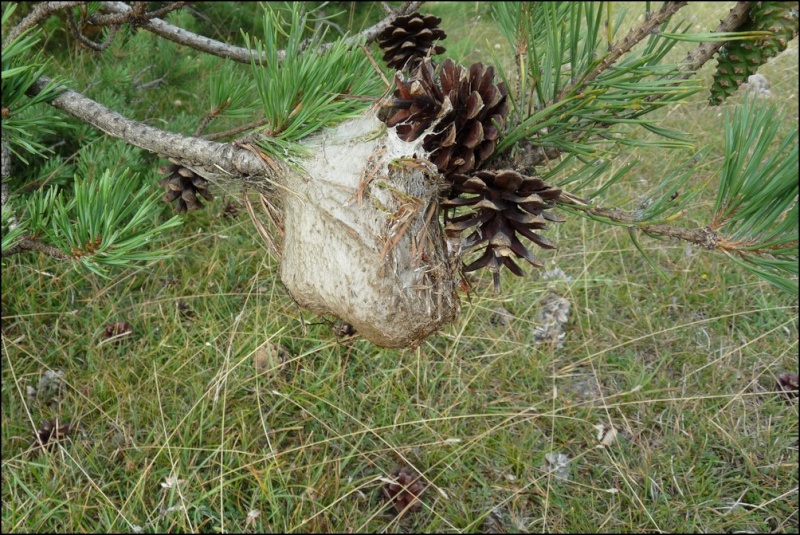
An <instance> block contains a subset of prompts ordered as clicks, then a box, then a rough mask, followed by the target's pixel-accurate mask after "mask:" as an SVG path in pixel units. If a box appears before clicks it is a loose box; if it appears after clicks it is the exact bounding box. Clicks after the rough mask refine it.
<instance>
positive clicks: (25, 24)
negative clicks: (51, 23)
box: [3, 2, 86, 48]
mask: <svg viewBox="0 0 800 535" xmlns="http://www.w3.org/2000/svg"><path fill="white" fill-rule="evenodd" d="M85 3H86V2H40V3H38V4H36V6H35V7H34V8H33V11H31V12H30V13H29V14H28V16H27V17H25V18H24V19H22V21H21V22H20V23H19V24H17V25H16V26H14V27H13V28H12V29H11V31H9V32H8V34H7V35H6V38H5V39H4V40H3V48H5V47H6V45H7V44H8V43H10V42H11V41H13V40H14V39H16V38H17V37H19V35H20V34H21V33H22V32H24V31H25V30H28V29H30V28H33V27H34V26H36V25H37V24H39V23H40V22H42V21H43V20H45V19H46V18H47V17H49V16H50V15H52V14H53V13H55V12H57V11H61V10H62V9H71V8H73V7H75V6H79V5H81V4H85Z"/></svg>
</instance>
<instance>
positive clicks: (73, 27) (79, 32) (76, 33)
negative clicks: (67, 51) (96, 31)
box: [67, 15, 119, 52]
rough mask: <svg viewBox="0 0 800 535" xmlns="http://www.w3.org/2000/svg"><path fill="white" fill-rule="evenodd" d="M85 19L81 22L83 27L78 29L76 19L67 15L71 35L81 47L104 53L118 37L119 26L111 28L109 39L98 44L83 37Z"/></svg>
mask: <svg viewBox="0 0 800 535" xmlns="http://www.w3.org/2000/svg"><path fill="white" fill-rule="evenodd" d="M85 22H86V21H85V19H82V20H81V25H80V27H78V24H77V23H76V22H75V19H74V18H73V17H72V15H67V26H69V30H70V33H71V34H72V36H73V37H74V38H75V39H76V40H77V41H78V43H80V44H81V45H83V46H85V47H86V48H88V49H90V50H94V51H95V52H102V51H103V50H105V49H106V48H108V46H109V45H110V44H111V42H112V41H113V40H114V37H115V36H116V35H117V31H118V30H119V26H118V25H114V26H111V30H110V31H109V34H108V38H107V39H106V40H105V41H104V42H102V43H96V42H94V41H92V40H91V39H89V38H88V37H86V36H85V35H83V28H84V25H85Z"/></svg>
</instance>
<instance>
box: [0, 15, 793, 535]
mask: <svg viewBox="0 0 800 535" xmlns="http://www.w3.org/2000/svg"><path fill="white" fill-rule="evenodd" d="M695 5H696V4H695ZM690 7H691V8H692V9H700V8H699V7H698V8H694V7H693V6H690ZM723 7H724V6H723ZM714 9H719V8H714ZM431 10H432V11H433V12H435V13H436V14H439V15H440V16H445V15H450V18H449V19H447V18H446V19H445V20H446V21H447V20H454V21H455V22H450V23H449V24H452V25H453V26H454V29H452V30H451V29H450V28H449V27H446V30H447V31H448V35H450V38H449V39H448V43H447V44H448V48H449V49H451V50H452V49H453V48H455V49H457V50H461V51H462V52H463V53H464V54H465V55H466V54H471V53H473V51H474V48H476V47H477V48H480V47H481V46H483V45H482V42H483V40H482V36H483V35H484V34H482V33H481V31H485V32H487V33H489V34H490V35H494V34H491V32H492V31H493V30H491V28H490V27H489V26H488V24H487V23H485V20H487V17H486V16H485V15H484V16H482V18H481V20H480V21H479V24H475V25H474V26H472V27H471V29H470V31H469V32H465V33H468V34H469V35H463V36H462V35H461V34H459V33H458V30H457V29H455V28H458V27H459V26H458V20H459V19H458V17H463V18H464V19H465V21H466V20H474V18H473V15H474V14H473V13H472V10H475V11H476V13H477V14H480V13H484V14H485V10H484V6H483V4H468V5H467V8H465V9H463V10H460V9H458V8H457V7H452V8H450V7H448V6H446V5H437V4H433V5H432V6H431ZM688 10H689V8H687V11H688ZM694 16H697V17H698V20H714V21H715V20H718V18H713V17H712V18H710V19H709V18H706V17H707V15H703V14H702V13H701V14H696V15H694ZM483 28H486V29H485V30H483ZM459 37H463V38H462V39H460V40H459V41H458V42H454V43H451V41H453V40H456V39H458V38H459ZM492 38H493V37H492ZM470 39H471V41H470ZM498 39H499V38H498ZM791 46H792V49H791V51H790V52H788V53H787V55H785V56H784V57H781V58H778V60H777V62H776V63H775V64H774V65H768V66H767V67H765V68H764V71H763V72H764V74H765V75H766V76H767V78H768V79H769V80H770V81H771V82H772V84H773V86H772V87H773V97H772V98H773V100H774V101H777V102H778V103H780V104H781V105H784V106H786V109H787V115H789V116H790V117H795V118H796V117H797V105H796V103H795V100H796V94H797V86H798V85H797V84H798V83H797V65H796V53H797V44H796V41H795V42H794V43H793V44H792V45H791ZM791 54H794V56H792V55H791ZM792 58H794V59H792ZM476 59H477V58H476ZM793 62H794V63H793ZM709 72H710V71H709ZM704 74H705V71H704ZM709 79H710V74H709ZM198 93H199V91H198ZM704 98H705V95H699V96H697V101H696V102H694V101H693V102H690V103H688V104H686V105H684V106H679V107H675V108H673V109H670V110H667V111H666V112H665V118H664V121H665V122H668V123H669V125H668V126H678V127H682V128H685V129H688V130H690V131H692V132H693V134H694V135H695V137H696V138H697V139H698V140H700V141H701V142H703V143H708V144H710V145H712V146H717V147H721V143H720V142H721V139H722V138H721V125H722V117H721V109H717V108H708V107H706V106H705V105H704V104H703V102H702V101H703V99H704ZM736 98H741V97H740V96H737V97H736ZM182 99H183V100H184V101H185V102H186V104H185V105H186V106H191V103H190V102H189V101H190V99H189V98H188V97H186V96H185V95H182ZM734 100H736V99H734ZM157 111H158V110H157V109H156V110H155V111H152V112H151V113H153V114H154V115H157ZM201 113H202V112H201ZM717 154H719V153H717ZM629 157H638V158H640V160H641V163H640V166H639V167H638V168H637V173H639V174H638V175H636V176H634V177H629V179H628V180H627V182H626V184H624V185H622V186H620V189H619V190H617V191H616V193H614V195H619V196H620V197H626V196H629V197H634V198H635V195H636V194H637V192H638V191H639V190H640V189H641V188H642V187H643V186H642V184H640V183H639V181H641V180H644V181H646V182H647V181H651V180H652V184H650V185H654V184H655V183H657V177H658V176H659V173H660V172H662V171H663V169H664V166H665V162H669V161H671V160H668V158H675V159H677V160H678V161H681V160H682V158H681V157H680V156H678V157H676V156H674V155H672V154H670V153H659V152H654V151H640V152H639V153H635V154H631V155H630V156H629ZM622 163H624V162H621V163H620V164H622ZM718 163H719V162H718V161H715V160H714V158H713V157H711V158H710V161H709V163H708V165H705V166H701V167H700V169H698V177H697V180H700V181H702V180H713V179H714V176H715V169H716V168H717V165H718ZM648 183H649V182H648ZM609 195H611V193H610V194H609ZM607 200H608V201H609V202H611V201H612V200H613V198H612V197H609V198H608V199H607ZM226 202H227V199H225V198H222V197H220V198H218V199H217V200H216V201H214V202H213V203H210V206H209V207H208V208H207V209H206V210H203V211H200V212H194V213H191V214H189V215H188V216H187V223H186V224H185V225H184V227H183V228H182V229H179V230H177V231H176V232H175V233H174V238H173V244H172V249H173V252H174V255H173V257H172V259H171V261H169V262H162V263H159V264H156V265H153V266H150V267H148V268H146V269H145V270H142V271H122V272H117V273H115V274H114V276H113V277H112V278H111V279H110V280H107V281H103V280H100V279H97V278H85V277H82V276H80V275H79V274H78V273H76V272H74V271H72V270H69V269H67V268H65V267H64V266H63V265H60V264H58V263H56V262H55V261H53V260H50V259H47V258H44V257H41V256H34V255H31V256H26V257H14V258H12V259H11V260H9V261H8V264H7V265H6V266H5V269H4V276H3V281H2V307H3V312H2V316H3V318H2V329H3V336H2V344H3V387H2V417H3V426H2V451H3V454H2V463H3V465H2V499H3V511H2V530H3V531H4V532H6V531H8V532H12V531H14V532H16V531H26V532H27V531H64V532H66V531H132V530H139V529H141V530H143V531H147V532H161V531H173V532H177V531H193V532H195V531H230V532H266V531H284V532H310V531H317V532H319V531H362V532H363V531H369V532H373V531H387V532H408V531H426V532H441V531H447V532H518V531H537V532H540V531H551V532H555V531H573V532H582V531H586V532H589V531H591V532H594V531H607V532H613V531H626V532H638V531H648V532H652V531H669V532H691V531H708V532H722V531H728V532H734V531H775V532H796V531H797V530H798V527H799V523H798V512H797V488H798V470H797V467H798V457H797V447H798V443H797V440H798V438H797V437H798V423H797V422H798V418H797V417H798V409H797V403H796V402H794V403H791V402H787V401H786V400H785V399H784V397H783V396H782V395H781V394H779V393H778V392H777V386H776V377H777V375H778V374H780V373H782V372H785V371H797V351H798V347H797V340H798V332H797V329H798V324H797V318H798V309H797V304H798V303H797V298H796V296H788V295H785V294H780V293H778V292H777V291H776V290H775V289H773V288H772V287H771V286H769V285H768V284H766V283H764V282H762V281H760V280H759V279H757V278H756V277H755V276H753V275H751V274H749V273H747V272H744V271H743V270H741V269H739V268H738V267H736V266H734V265H733V264H731V263H729V262H725V261H720V260H721V258H722V257H721V256H718V255H713V254H710V253H707V252H703V251H699V250H694V249H687V248H686V247H685V246H684V245H683V244H680V243H676V242H656V241H654V240H643V243H644V244H645V246H646V247H647V249H648V251H650V252H651V254H652V256H653V258H654V259H655V260H656V261H657V262H658V263H659V264H660V265H661V266H662V268H664V269H665V271H666V272H667V273H668V276H669V280H668V281H667V282H665V281H663V280H662V279H660V278H659V277H658V275H657V274H656V273H655V272H654V271H653V270H652V268H650V267H649V265H648V264H647V262H646V261H645V260H644V259H643V258H642V257H641V255H640V254H639V253H638V252H637V251H636V249H635V248H634V246H633V244H632V243H631V241H630V239H629V238H628V236H627V234H626V232H625V230H624V229H619V228H616V227H608V226H604V225H602V224H599V223H596V222H593V221H587V220H580V219H571V220H569V221H567V222H565V223H563V224H560V225H556V226H553V227H552V228H551V230H550V231H549V234H548V237H551V238H552V239H553V240H555V241H556V242H557V243H558V244H559V249H558V250H556V251H555V252H553V253H542V258H544V259H545V260H546V269H547V270H549V269H552V268H554V267H558V268H560V269H561V270H563V271H564V272H565V274H566V275H567V276H568V277H569V278H567V279H561V280H553V279H549V280H548V279H545V278H544V277H543V276H542V274H541V273H533V274H531V275H529V276H528V277H527V278H525V279H516V278H514V277H509V276H506V277H504V279H503V291H502V293H501V294H499V295H495V294H493V293H492V292H491V291H490V290H489V289H488V288H490V286H491V282H490V280H491V277H490V276H489V274H484V275H481V276H480V277H479V280H478V281H477V284H476V286H477V289H476V291H475V292H473V294H472V297H471V301H467V300H466V299H465V300H464V302H463V311H462V314H461V317H460V318H459V319H458V320H457V321H456V322H455V323H454V324H453V325H451V326H449V327H447V328H446V329H444V330H443V331H442V332H441V333H440V334H438V335H437V336H434V337H431V338H430V339H429V340H428V341H426V342H425V343H424V344H423V345H422V346H420V347H419V348H418V349H416V350H382V349H379V348H376V347H374V346H372V345H371V344H369V343H367V342H365V341H363V340H359V339H355V340H352V341H349V342H342V341H339V340H337V339H336V337H335V336H334V335H333V333H332V328H331V327H332V325H331V323H332V322H331V321H330V318H320V317H317V316H313V315H311V314H309V313H307V312H304V311H302V310H301V309H299V308H298V307H297V306H296V305H295V304H294V303H293V302H292V300H291V298H290V297H289V296H288V295H287V293H286V291H285V290H284V288H283V286H282V284H281V283H280V280H279V277H278V273H277V265H276V263H275V261H274V260H273V259H272V258H271V257H270V256H269V254H268V253H267V252H266V251H265V249H264V247H263V245H262V242H261V238H260V237H259V236H258V234H257V233H256V232H255V230H254V228H253V226H252V224H251V223H250V221H249V220H248V218H247V217H246V214H244V212H242V214H241V215H239V216H237V217H234V218H225V217H222V211H223V207H224V206H225V204H226ZM710 202H712V199H708V198H700V199H698V200H697V201H696V204H695V205H694V206H693V212H692V213H690V214H689V221H692V218H697V220H698V221H701V220H702V214H703V210H706V211H707V210H708V208H709V206H710V204H709V203H710ZM548 293H556V294H558V295H560V296H561V297H563V298H565V299H567V300H568V301H569V302H570V303H571V309H570V310H571V311H570V316H569V322H568V324H567V326H566V332H567V335H566V338H565V339H564V341H563V347H558V346H557V345H552V346H551V345H547V344H537V343H536V342H535V339H534V334H533V332H534V326H535V325H536V323H537V321H538V319H537V313H538V311H539V309H540V306H541V300H542V299H543V298H544V297H545V296H547V295H548ZM497 307H504V308H505V309H507V310H508V311H509V312H510V313H512V314H513V318H512V319H511V320H510V321H508V322H507V323H505V324H504V323H503V322H502V321H498V318H497V315H496V311H495V309H496V308H497ZM122 321H127V322H129V323H130V324H131V326H132V327H133V331H134V335H133V336H132V337H130V338H124V339H121V340H120V341H119V343H115V341H113V340H112V341H108V340H105V339H104V331H105V328H106V326H107V325H109V324H110V323H116V322H122ZM270 344H276V345H281V346H283V347H284V348H285V349H286V351H287V352H288V355H289V356H288V359H287V360H286V362H285V363H283V364H282V365H279V364H278V363H277V362H276V364H275V365H274V366H273V367H272V368H269V369H266V370H263V369H262V370H263V371H262V372H261V373H259V372H258V371H257V369H256V367H255V366H254V358H255V357H256V356H257V355H258V354H260V349H261V348H266V347H269V345H270ZM46 370H51V371H54V372H55V371H62V372H63V373H64V376H63V386H62V387H61V388H60V389H57V390H55V391H50V392H49V393H48V392H42V393H40V394H39V395H37V396H30V395H29V394H28V392H27V388H28V387H33V388H37V387H38V386H39V383H40V381H41V380H42V377H43V374H44V372H45V371H46ZM56 418H57V419H58V420H59V422H60V423H63V422H70V424H71V425H72V426H73V429H74V431H73V432H72V433H71V437H70V438H69V439H68V440H67V441H64V442H61V443H59V444H57V445H56V446H55V447H54V448H53V449H52V450H44V451H40V449H39V448H37V445H36V444H35V443H34V434H35V432H36V430H38V429H40V423H41V421H42V420H48V419H56ZM598 424H603V426H604V428H605V429H606V430H607V429H608V428H609V427H612V426H613V427H614V429H615V430H616V431H617V435H616V440H614V441H613V442H611V443H610V444H609V445H607V446H603V447H600V439H599V438H598V429H597V428H596V427H595V426H597V425H598ZM551 453H561V454H563V455H566V456H567V457H568V459H569V462H568V464H567V465H566V478H565V479H562V478H560V477H558V475H559V474H562V475H563V474H564V473H565V472H563V471H562V472H557V471H556V467H555V466H553V465H552V463H551V462H549V461H548V458H549V457H548V454H551ZM405 464H407V465H411V466H413V467H415V468H416V469H417V470H418V471H419V472H420V473H421V474H422V475H423V477H424V479H425V480H426V482H427V483H428V488H427V490H426V492H425V494H424V498H423V507H422V509H421V510H420V511H418V512H416V513H414V514H407V515H403V516H400V517H397V516H395V515H394V514H392V513H391V512H389V511H388V509H387V507H386V505H385V504H384V503H383V502H382V500H381V498H380V487H381V486H382V485H383V482H382V480H383V479H385V478H386V477H387V476H388V474H389V473H390V471H391V470H392V469H394V468H395V467H397V466H400V465H405ZM562 470H563V469H562Z"/></svg>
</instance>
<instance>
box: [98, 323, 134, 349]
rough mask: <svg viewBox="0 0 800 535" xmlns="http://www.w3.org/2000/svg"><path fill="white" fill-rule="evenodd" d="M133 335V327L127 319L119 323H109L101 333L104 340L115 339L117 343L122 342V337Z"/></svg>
mask: <svg viewBox="0 0 800 535" xmlns="http://www.w3.org/2000/svg"><path fill="white" fill-rule="evenodd" d="M131 336H133V327H131V324H130V323H128V322H127V321H121V322H119V323H109V324H108V325H106V330H105V333H104V335H103V338H104V339H105V340H111V339H114V340H116V343H117V344H119V343H120V342H122V339H123V338H130V337H131Z"/></svg>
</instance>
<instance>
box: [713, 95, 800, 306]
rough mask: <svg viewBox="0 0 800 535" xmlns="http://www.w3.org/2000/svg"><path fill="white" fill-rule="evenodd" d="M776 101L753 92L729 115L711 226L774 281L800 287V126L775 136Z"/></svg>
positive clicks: (738, 256)
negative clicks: (761, 98)
mask: <svg viewBox="0 0 800 535" xmlns="http://www.w3.org/2000/svg"><path fill="white" fill-rule="evenodd" d="M778 117H779V115H778V111H777V109H776V108H775V107H774V106H766V105H763V104H761V103H759V102H758V101H757V100H756V99H755V98H753V99H750V100H747V101H745V102H744V103H743V104H742V105H741V106H740V107H738V109H737V110H736V111H735V113H734V115H733V118H730V117H728V116H726V128H725V162H724V164H723V167H722V172H721V180H720V187H719V191H718V193H717V198H716V202H715V204H714V214H715V215H714V219H713V221H712V224H711V226H712V228H713V229H715V230H717V231H718V233H719V234H720V236H722V238H723V240H724V243H723V247H722V249H723V250H724V251H726V253H728V255H729V256H730V257H731V258H732V259H733V260H734V261H735V262H737V263H739V264H741V265H743V266H744V267H745V268H747V269H749V270H751V271H753V272H754V273H756V274H757V275H759V276H760V277H762V278H764V279H765V280H767V281H769V282H770V283H772V284H774V285H776V286H778V287H780V288H782V289H784V290H787V291H790V292H793V293H795V294H796V293H797V291H798V281H797V275H798V227H797V221H798V205H797V199H798V187H800V186H798V181H797V169H798V145H797V137H798V130H797V127H796V126H795V127H794V128H792V130H791V131H790V132H789V133H788V134H786V135H785V136H784V137H783V139H777V134H778V128H779V127H780V121H779V120H778Z"/></svg>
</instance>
